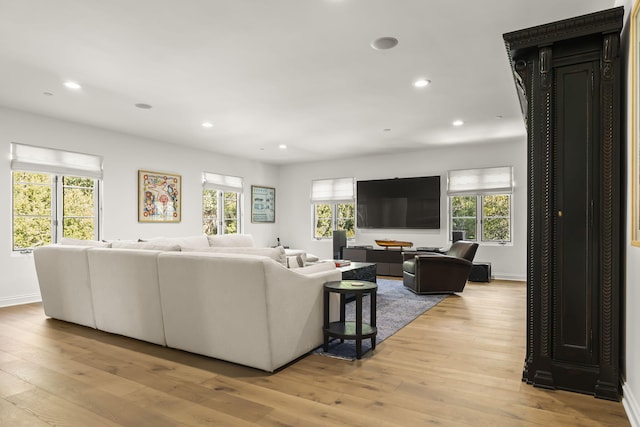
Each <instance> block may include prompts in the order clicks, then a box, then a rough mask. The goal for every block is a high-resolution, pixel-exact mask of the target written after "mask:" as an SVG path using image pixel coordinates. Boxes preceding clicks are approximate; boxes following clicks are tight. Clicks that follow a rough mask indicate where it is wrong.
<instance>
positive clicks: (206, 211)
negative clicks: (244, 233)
mask: <svg viewBox="0 0 640 427" xmlns="http://www.w3.org/2000/svg"><path fill="white" fill-rule="evenodd" d="M242 185H243V183H242V178H239V177H236V176H228V175H219V174H215V173H209V172H205V173H204V188H203V190H202V230H203V231H204V233H205V234H208V235H216V234H239V233H240V231H241V221H240V218H241V209H240V206H241V200H242Z"/></svg>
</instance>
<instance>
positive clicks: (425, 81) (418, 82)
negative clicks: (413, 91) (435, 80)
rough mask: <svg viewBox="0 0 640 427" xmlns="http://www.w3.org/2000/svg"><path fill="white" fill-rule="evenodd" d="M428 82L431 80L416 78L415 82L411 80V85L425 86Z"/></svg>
mask: <svg viewBox="0 0 640 427" xmlns="http://www.w3.org/2000/svg"><path fill="white" fill-rule="evenodd" d="M429 83H431V80H427V79H420V80H416V81H415V82H413V85H414V86H415V87H427V86H429Z"/></svg>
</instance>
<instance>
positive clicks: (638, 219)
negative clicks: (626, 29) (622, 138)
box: [629, 0, 640, 246]
mask: <svg viewBox="0 0 640 427" xmlns="http://www.w3.org/2000/svg"><path fill="white" fill-rule="evenodd" d="M630 24H631V25H630V27H631V32H630V39H631V40H630V43H629V49H630V51H629V61H630V64H631V66H630V72H631V138H630V143H631V147H629V148H630V150H629V152H630V153H631V244H632V245H634V246H640V76H639V75H638V74H639V73H640V0H635V1H634V4H633V9H632V11H631V19H630Z"/></svg>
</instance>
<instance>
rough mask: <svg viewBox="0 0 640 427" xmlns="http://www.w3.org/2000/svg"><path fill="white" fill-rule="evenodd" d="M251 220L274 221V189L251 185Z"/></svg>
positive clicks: (259, 221) (257, 221) (258, 221)
mask: <svg viewBox="0 0 640 427" xmlns="http://www.w3.org/2000/svg"><path fill="white" fill-rule="evenodd" d="M251 222H255V223H261V222H276V189H275V188H271V187H260V186H258V185H252V186H251Z"/></svg>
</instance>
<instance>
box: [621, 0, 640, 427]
mask: <svg viewBox="0 0 640 427" xmlns="http://www.w3.org/2000/svg"><path fill="white" fill-rule="evenodd" d="M615 6H624V9H625V28H624V30H623V33H622V45H621V47H622V49H623V52H628V49H629V15H630V13H631V9H632V7H633V0H616V2H615ZM622 57H623V59H624V60H628V56H627V55H626V54H623V56H622ZM626 65H627V73H626V78H627V79H628V82H629V84H628V85H627V88H630V87H631V84H630V83H631V72H630V64H629V63H628V61H627V63H626ZM627 94H628V95H627V120H626V123H627V125H628V126H627V132H626V138H624V139H623V141H628V142H629V143H628V144H626V145H625V148H626V150H627V182H626V184H627V200H628V201H629V202H628V203H627V204H626V206H627V224H626V225H627V226H626V228H625V230H626V233H625V235H624V236H623V239H624V241H625V243H626V244H625V249H626V263H625V264H626V283H625V286H624V290H623V294H624V299H623V301H624V302H623V310H624V316H625V318H624V319H623V321H622V324H623V328H622V336H621V338H622V341H623V343H624V345H623V358H624V361H623V363H622V366H621V371H622V377H623V382H622V391H623V398H622V403H623V404H624V408H625V410H626V412H627V415H628V416H629V421H630V422H631V425H632V426H634V427H640V365H639V364H638V363H637V361H638V359H640V328H638V325H640V310H638V305H639V304H640V280H639V279H638V278H639V277H640V247H636V246H632V245H631V200H632V198H631V187H632V185H631V183H632V182H633V177H632V175H631V173H632V171H631V148H630V147H631V145H630V144H631V120H632V115H631V96H630V94H631V92H630V90H628V91H627ZM623 136H624V135H623Z"/></svg>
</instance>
